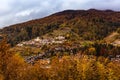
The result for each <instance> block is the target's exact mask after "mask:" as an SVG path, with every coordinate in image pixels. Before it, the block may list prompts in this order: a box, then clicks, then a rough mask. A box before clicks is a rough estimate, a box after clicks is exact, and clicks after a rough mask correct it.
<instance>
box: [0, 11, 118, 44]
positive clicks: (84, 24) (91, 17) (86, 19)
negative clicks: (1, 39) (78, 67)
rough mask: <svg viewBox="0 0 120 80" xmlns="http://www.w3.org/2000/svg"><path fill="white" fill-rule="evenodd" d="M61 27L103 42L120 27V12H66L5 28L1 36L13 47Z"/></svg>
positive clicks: (87, 38)
mask: <svg viewBox="0 0 120 80" xmlns="http://www.w3.org/2000/svg"><path fill="white" fill-rule="evenodd" d="M61 27H68V28H70V29H71V32H74V33H75V34H77V35H79V37H81V38H82V39H83V40H90V41H95V40H101V39H103V38H105V37H106V36H108V35H109V34H111V33H112V32H114V31H116V30H117V28H119V27H120V12H114V11H111V10H105V11H100V10H95V9H90V10H86V11H85V10H65V11H62V12H58V13H55V14H52V15H50V16H48V17H45V18H41V19H37V20H31V21H28V22H25V23H20V24H16V25H11V26H8V27H5V28H3V29H1V30H0V35H4V36H6V37H7V39H8V42H9V43H10V44H11V45H12V46H13V45H15V44H17V43H19V42H21V41H26V40H31V39H33V38H35V37H37V36H43V35H45V34H47V33H49V32H52V31H53V30H58V29H59V28H61Z"/></svg>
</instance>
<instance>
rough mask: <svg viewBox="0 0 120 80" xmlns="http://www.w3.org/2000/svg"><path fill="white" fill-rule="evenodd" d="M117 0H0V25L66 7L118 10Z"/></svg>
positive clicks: (48, 13) (119, 2) (44, 14)
mask: <svg viewBox="0 0 120 80" xmlns="http://www.w3.org/2000/svg"><path fill="white" fill-rule="evenodd" d="M119 5H120V1H119V0H2V1H1V2H0V27H4V26H8V25H11V24H15V23H18V22H23V21H27V20H31V19H36V18H41V17H44V16H47V15H50V14H52V13H55V12H58V11H62V10H66V9H90V8H96V9H112V10H117V11H119V10H120V7H119Z"/></svg>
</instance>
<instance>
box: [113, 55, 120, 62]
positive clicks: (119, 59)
mask: <svg viewBox="0 0 120 80" xmlns="http://www.w3.org/2000/svg"><path fill="white" fill-rule="evenodd" d="M111 61H113V62H119V63H120V55H116V56H115V57H112V58H111Z"/></svg>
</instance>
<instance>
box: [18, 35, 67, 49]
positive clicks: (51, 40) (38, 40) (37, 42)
mask: <svg viewBox="0 0 120 80" xmlns="http://www.w3.org/2000/svg"><path fill="white" fill-rule="evenodd" d="M65 41H66V40H65V37H64V36H57V37H54V38H44V39H42V38H40V37H37V38H36V39H33V40H30V41H26V42H22V43H19V44H17V46H19V47H22V46H24V45H27V46H30V45H31V46H36V47H40V46H42V45H48V44H61V43H63V42H65Z"/></svg>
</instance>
